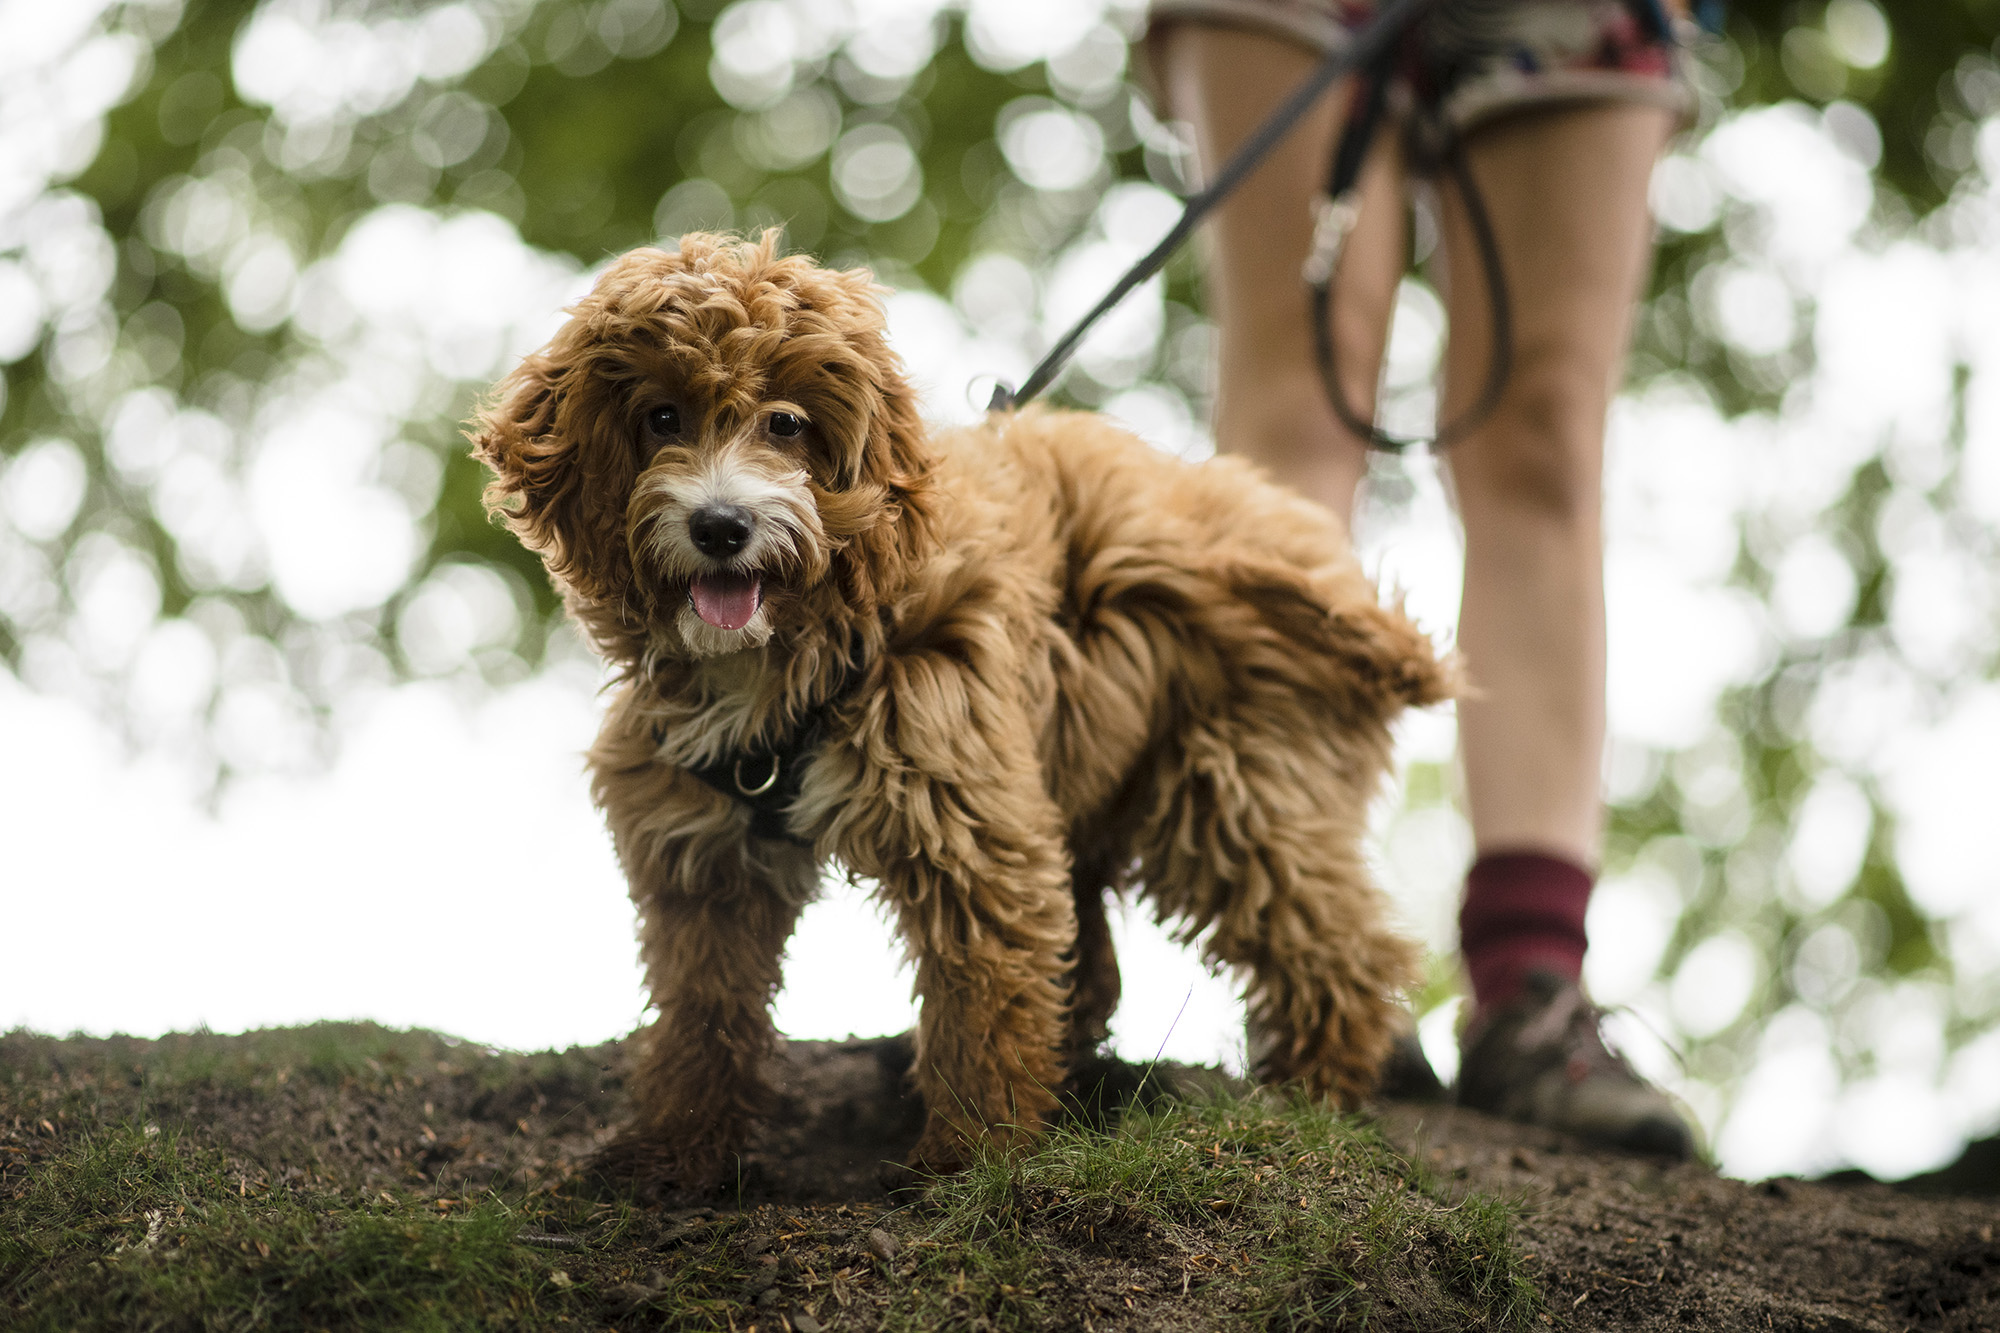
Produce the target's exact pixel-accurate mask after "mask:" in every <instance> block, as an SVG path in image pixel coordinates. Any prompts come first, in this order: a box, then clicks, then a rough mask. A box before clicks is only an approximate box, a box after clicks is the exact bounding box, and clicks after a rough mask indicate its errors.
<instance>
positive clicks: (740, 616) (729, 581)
mask: <svg viewBox="0 0 2000 1333" xmlns="http://www.w3.org/2000/svg"><path fill="white" fill-rule="evenodd" d="M687 526H688V540H689V541H691V542H693V543H694V548H695V550H697V551H700V552H701V553H702V554H703V555H705V556H707V557H708V558H709V559H711V560H730V559H733V558H734V557H736V556H738V555H741V554H742V553H743V548H744V547H746V546H748V545H749V544H750V538H751V537H752V536H754V535H755V534H756V531H757V519H756V517H755V515H753V514H752V513H751V512H750V511H749V510H748V509H745V508H744V507H743V506H741V505H732V504H706V505H703V506H702V507H701V508H699V509H697V510H695V511H694V512H693V513H692V514H689V515H688V520H687ZM763 601H764V585H763V581H762V580H761V579H759V578H758V577H757V575H756V574H754V573H750V572H747V571H742V570H713V571H710V572H708V573H703V574H697V575H695V576H694V577H693V578H692V579H690V580H688V605H690V606H692V607H693V608H694V613H695V614H696V615H697V616H700V617H701V619H702V621H703V622H704V623H706V624H708V625H712V626H714V627H715V628H716V629H726V630H738V629H742V628H743V627H744V626H745V625H747V624H749V623H750V618H751V617H752V616H754V615H756V614H757V608H758V607H759V606H761V605H762V604H763Z"/></svg>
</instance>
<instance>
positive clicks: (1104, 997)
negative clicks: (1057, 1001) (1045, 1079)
mask: <svg viewBox="0 0 2000 1333" xmlns="http://www.w3.org/2000/svg"><path fill="white" fill-rule="evenodd" d="M1072 880H1073V885H1074V893H1075V899H1076V949H1075V952H1074V953H1073V954H1072V955H1071V962H1070V1000H1069V1052H1070V1060H1071V1061H1072V1062H1074V1061H1076V1060H1078V1059H1080V1058H1082V1057H1084V1056H1087V1055H1090V1054H1091V1053H1093V1052H1094V1051H1096V1050H1097V1048H1098V1047H1099V1046H1102V1045H1103V1044H1104V1041H1105V1039H1106V1038H1107V1037H1109V1036H1110V1035H1111V1015H1112V1013H1113V1011H1115V1010H1116V1009H1117V1008H1118V997H1119V994H1120V993H1121V991H1122V990H1123V983H1122V981H1121V980H1120V978H1119V975H1118V952H1117V949H1116V948H1115V947H1114V946H1113V945H1112V942H1111V922H1110V920H1109V918H1108V917H1107V916H1106V914H1105V909H1104V897H1105V894H1106V893H1107V892H1108V891H1109V889H1110V885H1111V876H1110V875H1109V874H1107V873H1103V872H1100V871H1098V870H1097V869H1096V868H1095V867H1093V866H1090V865H1088V864H1085V863H1082V862H1079V863H1078V865H1077V867H1076V869H1075V870H1074V871H1073V872H1072Z"/></svg>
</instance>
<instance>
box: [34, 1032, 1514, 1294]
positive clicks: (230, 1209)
mask: <svg viewBox="0 0 2000 1333" xmlns="http://www.w3.org/2000/svg"><path fill="white" fill-rule="evenodd" d="M613 1063H614V1062H613V1061H612V1060H611V1059H610V1058H609V1053H608V1052H607V1051H606V1050H605V1049H604V1048H595V1049H591V1050H580V1051H572V1052H566V1053H549V1054H545V1055H541V1056H518V1055H505V1054H497V1053H493V1052H487V1051H483V1050H480V1049H478V1048H475V1047H470V1046H466V1045H463V1044H460V1043H454V1042H451V1041H449V1040H448V1039H445V1038H440V1037H436V1036H434V1035H432V1034H428V1033H394V1032H388V1031H386V1030H384V1029H380V1028H375V1027H371V1026H369V1025H333V1024H322V1025H316V1026H314V1027H311V1028H304V1029H292V1030H276V1031H270V1032H260V1033H251V1034H247V1035H245V1036H243V1037H216V1036H213V1035H208V1034H196V1035H194V1036H190V1037H176V1038H168V1039H164V1040H162V1041H159V1042H135V1041H130V1040H126V1039H113V1040H110V1041H102V1042H100V1041H90V1040H83V1039H71V1040H69V1041H55V1040H52V1039H48V1038H40V1037H33V1036H30V1035H28V1034H23V1033H16V1034H11V1035H9V1036H7V1037H4V1038H0V1325H4V1326H6V1327H8V1328H10V1329H12V1328H21V1329H32V1330H43V1329H46V1330H51V1331H53V1330H71V1329H134V1328H142V1329H163V1330H167V1329H204V1330H207V1329H217V1330H220V1329H230V1330H235V1329H264V1328H269V1329H288V1330H289V1329H312V1328H333V1329H337V1328H370V1329H375V1328H385V1329H386V1328H397V1329H460V1328H522V1329H541V1328H559V1327H560V1328H599V1329H604V1328H609V1329H621V1330H631V1329H637V1328H648V1329H652V1328H661V1329H729V1330H738V1331H739V1333H747V1330H749V1329H750V1328H752V1327H755V1328H758V1329H760V1330H761V1331H762V1333H780V1331H782V1330H787V1329H789V1330H794V1331H795V1333H816V1330H820V1329H889V1330H901V1329H908V1330H918V1329H924V1330H928V1329H939V1328H953V1329H958V1328H973V1329H993V1330H1044V1329H1048V1330H1054V1329H1065V1330H1067V1329H1086V1330H1098V1329H1111V1328H1119V1329H1160V1330H1184V1329H1185V1330H1193V1329H1208V1328H1218V1329H1220V1328H1231V1329H1234V1328H1268V1329H1281V1330H1303V1329H1320V1328H1325V1329H1355V1330H1363V1329H1379V1330H1405V1329H1407V1330H1417V1329H1424V1330H1430V1329H1495V1330H1511V1329H1522V1328H1527V1327H1529V1326H1530V1325H1531V1324H1534V1325H1539V1324H1540V1323H1542V1319H1541V1318H1540V1317H1539V1316H1540V1315H1541V1308H1540V1304H1539V1300H1538V1297H1537V1295H1536V1293H1535V1290H1534V1287H1533V1285H1532V1284H1531V1283H1530V1281H1529V1280H1528V1278H1527V1276H1526V1274H1525V1270H1524V1262H1525V1261H1524V1259H1523V1257H1522V1254H1521V1249H1520V1246H1519V1244H1518V1243H1517V1241H1516V1239H1515V1236H1514V1231H1513V1221H1512V1219H1511V1217H1510V1216H1509V1214H1508V1212H1507V1211H1506V1209H1505V1208H1504V1207H1502V1206H1501V1205H1499V1204H1497V1203H1495V1202H1493V1201H1491V1200H1489V1199H1486V1198H1484V1197H1481V1196H1471V1197H1466V1198H1462V1199H1455V1200H1454V1199H1448V1198H1447V1197H1446V1195H1445V1194H1444V1193H1443V1192H1442V1191H1441V1190H1440V1189H1439V1188H1438V1187H1437V1186H1436V1185H1435V1184H1433V1183H1432V1182H1431V1181H1430V1180H1428V1179H1427V1178H1426V1177H1425V1176H1424V1175H1423V1173H1422V1172H1421V1171H1419V1170H1418V1169H1417V1168H1415V1167H1413V1166H1412V1165H1410V1164H1409V1163H1408V1162H1406V1161H1404V1160H1403V1159H1402V1158H1400V1157H1399V1156H1398V1155H1397V1154H1396V1153H1394V1152H1393V1151H1391V1150H1390V1149H1389V1148H1388V1147H1387V1146H1386V1145H1385V1144H1384V1143H1383V1141H1382V1140H1381V1139H1380V1137H1379V1136H1378V1135H1377V1134H1376V1133H1375V1132H1374V1131H1373V1130H1372V1129H1370V1128H1369V1127H1367V1126H1366V1125H1364V1124H1361V1123H1359V1122H1357V1121H1355V1120H1353V1119H1350V1118H1344V1117H1340V1116H1336V1115H1333V1114H1330V1113H1328V1112H1326V1111H1324V1110H1323V1109H1320V1108H1317V1107H1312V1106H1307V1105H1303V1104H1297V1103H1291V1102H1286V1101H1283V1100H1282V1099H1277V1098H1267V1097H1253V1098H1250V1099H1229V1098H1216V1099H1206V1100H1200V1101H1194V1102H1181V1103H1174V1102H1167V1103H1162V1104H1158V1105H1155V1106H1153V1107H1152V1108H1150V1109H1140V1108H1137V1107H1134V1108H1133V1109H1131V1110H1129V1111H1128V1112H1127V1113H1126V1114H1125V1115H1124V1116H1123V1118H1122V1121H1121V1123H1119V1124H1118V1126H1117V1127H1116V1128H1115V1129H1114V1130H1110V1131H1100V1130H1093V1129H1089V1128H1086V1127H1082V1126H1071V1127H1067V1128H1063V1129H1059V1130H1057V1131H1055V1132H1053V1133H1051V1134H1050V1135H1049V1136H1048V1137H1047V1138H1046V1139H1045V1140H1044V1142H1043V1144H1042V1145H1041V1147H1040V1148H1039V1150H1038V1151H1036V1152H1035V1153H1033V1154H1030V1155H1022V1156H1016V1157H1013V1158H1004V1157H1001V1156H997V1155H995V1156H989V1157H986V1158H983V1159H982V1160H981V1161H980V1162H979V1163H978V1164H977V1165H976V1166H975V1167H974V1168H973V1169H972V1170H970V1171H968V1172H966V1173H965V1174H964V1175H962V1176H959V1177H956V1178H952V1179H948V1180H942V1181H938V1182H935V1183H933V1184H932V1185H931V1186H930V1187H929V1188H928V1189H927V1190H926V1191H924V1192H923V1193H922V1194H921V1195H918V1196H914V1197H908V1198H899V1199H884V1198H880V1197H870V1198H857V1199H853V1200H850V1201H847V1202H837V1203H828V1202H820V1203H814V1204H809V1205H808V1204H796V1205H793V1204H786V1203H784V1202H782V1201H780V1202H775V1203H772V1202H767V1203H763V1204H759V1205H754V1206H747V1207H737V1206H735V1204H734V1201H733V1200H724V1201H719V1202H718V1203H717V1205H716V1206H715V1207H714V1208H712V1209H709V1208H704V1209H695V1210H692V1211H686V1212H679V1213H661V1212H658V1211H654V1210H648V1209H644V1208H640V1207H637V1206H635V1205H633V1204H632V1203H630V1202H629V1201H626V1200H622V1199H615V1198H614V1199H602V1198H595V1197H592V1196H591V1195H590V1194H589V1193H588V1192H586V1191H584V1190H582V1189H579V1188H575V1187H574V1186H575V1183H576V1182H575V1181H574V1180H573V1173H574V1169H575V1165H576V1163H577V1161H579V1160H580V1158H581V1157H582V1155H583V1153H584V1151H586V1150H587V1148H588V1146H589V1145H590V1144H591V1143H594V1142H596V1141H598V1140H599V1139H600V1138H601V1133H602V1128H603V1126H604V1125H605V1124H606V1123H607V1118H608V1116H609V1115H611V1114H613V1113H615V1109H616V1088H615V1083H606V1082H604V1081H603V1080H602V1079H600V1078H598V1077H597V1075H598V1074H599V1073H600V1071H602V1070H604V1069H605V1068H607V1067H609V1066H611V1065H612V1064H613ZM447 1150H449V1151H447Z"/></svg>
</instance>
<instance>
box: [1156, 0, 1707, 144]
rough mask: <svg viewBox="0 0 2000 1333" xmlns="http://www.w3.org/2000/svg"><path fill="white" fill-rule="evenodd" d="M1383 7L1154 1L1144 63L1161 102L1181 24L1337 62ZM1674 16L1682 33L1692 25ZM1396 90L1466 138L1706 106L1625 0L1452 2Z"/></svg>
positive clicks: (1672, 44)
mask: <svg viewBox="0 0 2000 1333" xmlns="http://www.w3.org/2000/svg"><path fill="white" fill-rule="evenodd" d="M1668 8H1669V10H1670V11H1672V12H1678V11H1680V10H1682V9H1683V8H1684V6H1682V5H1679V4H1670V5H1669V6H1668ZM1374 11H1375V5H1374V4H1372V3H1369V2H1368V0H1153V2H1152V9H1151V13H1150V15H1149V22H1148V26H1147V32H1146V39H1145V45H1144V59H1143V60H1142V62H1141V63H1142V66H1150V67H1151V68H1142V71H1141V72H1142V75H1144V76H1145V77H1147V80H1148V82H1149V83H1150V85H1151V87H1152V90H1153V91H1154V93H1155V95H1156V98H1157V97H1158V93H1159V91H1160V90H1161V89H1162V88H1163V87H1164V86H1165V85H1164V81H1163V80H1162V79H1160V77H1159V69H1158V64H1159V48H1160V40H1159V39H1160V35H1161V33H1162V32H1164V30H1165V29H1166V28H1167V27H1169V26H1171V25H1173V24H1177V23H1200V24H1207V25H1210V26H1216V27H1229V28H1240V29H1244V30H1247V31H1251V32H1260V33H1264V34H1266V35H1268V36H1272V37H1276V38H1279V39H1280V40H1283V41H1289V42H1293V43H1296V44H1297V45H1299V46H1302V47H1305V48H1306V49H1307V50H1309V51H1313V52H1315V53H1318V54H1321V55H1331V54H1332V53H1333V52H1335V51H1338V50H1340V49H1341V48H1343V47H1345V46H1346V45H1347V44H1348V43H1349V42H1350V41H1351V40H1352V34H1353V32H1354V30H1355V29H1356V28H1358V27H1360V26H1361V25H1363V24H1365V23H1366V22H1367V21H1368V20H1369V19H1370V18H1371V17H1372V16H1373V14H1374ZM1673 21H1674V22H1675V24H1676V34H1677V36H1679V35H1680V34H1682V33H1683V32H1685V31H1687V30H1689V29H1690V26H1691V25H1688V24H1687V23H1686V21H1685V20H1684V19H1676V20H1673ZM1396 94H1397V95H1396V101H1397V102H1399V103H1401V104H1403V105H1405V106H1408V105H1410V104H1411V102H1413V101H1415V102H1421V103H1424V104H1427V105H1430V106H1434V107H1436V108H1437V109H1438V110H1439V111H1440V112H1441V113H1442V115H1443V117H1444V119H1445V121H1446V122H1447V123H1448V124H1450V125H1451V126H1452V127H1453V128H1455V129H1458V130H1461V131H1462V130H1466V129H1470V128H1471V127H1472V126H1474V125H1477V124H1479V123H1480V122H1481V121H1485V120H1489V119H1492V118H1493V117H1495V116H1499V115H1504V114H1507V113H1509V112H1513V111H1518V110H1525V109H1527V108H1530V107H1537V106H1548V105H1554V104H1558V103H1563V102H1595V101H1618V102H1639V103H1643V104H1645V105H1649V106H1660V107H1664V108H1666V109H1667V110H1669V111H1672V112H1673V113H1674V114H1675V115H1677V116H1679V117H1680V118H1681V119H1682V120H1683V121H1684V122H1685V121H1687V120H1689V119H1691V118H1692V116H1693V113H1694V109H1695V96H1694V88H1693V85H1692V84H1691V83H1690V81H1689V78H1688V73H1687V69H1686V64H1685V50H1684V48H1683V45H1682V43H1681V42H1680V41H1678V40H1662V39H1661V38H1660V36H1659V35H1658V34H1657V32H1653V31H1648V29H1647V26H1646V25H1645V24H1642V23H1641V22H1640V20H1639V17H1638V16H1637V15H1636V14H1634V12H1633V10H1632V8H1631V6H1630V5H1627V4H1625V3H1622V2H1621V0H1448V2H1447V3H1444V4H1440V5H1439V6H1438V7H1437V8H1436V9H1434V10H1433V11H1432V12H1431V14H1430V16H1429V17H1427V18H1426V19H1424V20H1423V21H1422V22H1421V23H1420V24H1419V25H1418V28H1417V30H1416V32H1415V33H1413V34H1412V35H1411V37H1410V38H1409V39H1408V40H1407V41H1406V42H1405V51H1404V54H1403V56H1402V57H1401V58H1400V60H1399V64H1398V87H1397V88H1396ZM1158 100H1159V101H1160V102H1161V104H1162V105H1163V106H1164V105H1165V99H1164V98H1158Z"/></svg>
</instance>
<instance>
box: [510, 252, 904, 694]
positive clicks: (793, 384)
mask: <svg viewBox="0 0 2000 1333" xmlns="http://www.w3.org/2000/svg"><path fill="white" fill-rule="evenodd" d="M776 241H777V233H775V232H768V233H766V234H765V235H764V237H763V239H762V240H761V241H757V242H749V241H736V240H732V239H728V238H723V237H716V236H706V235H700V234H695V235H688V236H684V237H682V238H681V242H680V249H679V251H678V252H677V253H669V252H666V251H662V250H635V251H633V252H632V253H630V254H628V255H625V256H624V257H623V258H621V259H619V260H618V261H617V262H616V263H614V264H613V265H612V266H611V267H610V268H609V269H608V270H607V271H606V272H605V274H604V276H603V277H602V278H601V279H599V281H598V283H597V286H596V287H595V288H594V289H593V290H592V291H591V293H590V295H589V296H587V297H585V298H584V299H583V300H582V301H581V302H579V303H578V304H577V305H575V306H574V307H572V308H571V309H570V312H569V315H570V318H569V321H568V322H567V323H566V324H564V325H563V327H562V329H561V331H560V332H558V333H557V334H556V336H555V337H554V338H553V339H551V340H550V342H549V344H548V345H547V346H546V347H544V348H542V349H541V350H540V351H539V352H536V353H534V354H532V355H531V356H529V357H528V358H527V359H526V360H524V361H523V362H522V363H521V365H520V366H519V367H518V368H517V369H516V370H515V371H514V372H513V373H512V374H511V375H509V376H508V377H507V378H506V379H504V380H502V381H501V382H500V384H499V385H498V386H497V388H496V390H495V392H494V395H493V399H492V402H491V404H490V405H489V406H488V407H487V408H486V409H485V410H484V411H482V412H481V413H480V414H479V416H478V417H477V418H476V419H475V421H474V423H473V433H472V439H473V446H474V453H475V454H476V455H477V456H478V457H479V458H480V459H481V460H483V461H484V462H485V463H486V464H487V465H488V466H489V467H491V468H492V469H493V473H494V477H493V481H492V482H491V484H490V485H489V486H488V487H487V504H488V506H489V507H490V508H491V509H493V510H494V511H495V512H497V513H499V514H500V515H501V516H502V517H503V518H504V520H505V521H506V523H507V524H508V526H509V527H511V528H512V529H513V530H514V532H515V533H516V534H517V535H519V537H520V538H521V540H522V541H523V542H524V543H525V544H526V545H527V546H528V547H529V548H531V549H532V550H535V551H537V552H538V553H540V554H541V556H542V558H543V560H544V561H545V562H546V563H547V565H548V568H549V572H550V574H551V575H552V576H553V577H554V578H555V580H556V582H557V583H558V585H559V586H560V587H561V588H562V589H563V591H564V593H565V596H566V599H567V600H568V602H569V604H570V607H571V609H572V610H573V611H574V612H575V613H576V615H577V616H578V618H579V619H580V620H582V622H583V624H584V627H585V628H586V630H588V631H589V632H590V634H591V635H592V637H593V638H594V639H595V640H596V641H597V643H598V646H599V647H600V649H602V650H603V651H605V652H607V653H608V654H610V655H612V656H613V657H614V658H620V659H623V660H625V661H627V662H628V663H637V662H640V661H642V660H653V661H658V660H660V659H675V658H679V659H691V658H700V657H713V656H717V655H720V654H724V653H732V652H737V651H740V650H742V649H746V648H755V647H758V646H761V645H762V644H764V643H766V642H767V641H769V640H770V639H771V638H772V636H773V634H781V633H783V632H785V631H786V629H787V626H788V624H789V625H791V626H792V627H793V628H798V627H801V626H805V625H808V624H810V625H813V626H816V627H820V628H831V627H832V626H833V624H834V623H836V622H852V623H854V624H857V625H858V624H859V623H860V622H861V621H862V620H863V619H873V612H874V609H875V608H874V603H875V601H876V600H877V599H878V598H879V597H880V596H881V595H883V593H884V592H885V591H887V590H888V586H887V585H891V584H893V582H894V579H895V576H896V566H897V565H898V564H899V563H900V562H904V561H907V559H908V558H909V557H910V554H911V550H912V545H913V542H914V540H915V539H916V537H917V530H918V529H920V528H921V526H922V513H921V510H922V505H921V491H922V489H923V486H924V481H925V472H926V465H925V446H924V439H923V431H922V425H921V422H920V421H919V419H918V416H917V411H916V403H915V397H914V395H913V394H912V393H911V391H910V389H909V386H908V385H907V383H906V382H905V381H904V379H903V376H902V374H901V371H900V367H899V364H898V361H897V358H896V356H895V355H894V353H892V352H891V351H890V350H889V347H888V343H887V340H886V338H885V336H884V327H883V316H882V308H881V305H880V304H879V302H878V300H877V296H876V290H877V289H876V288H875V286H874V283H873V280H872V279H871V277H870V276H869V275H868V274H867V273H866V272H865V271H854V272H845V273H837V272H831V271H829V270H826V269H822V268H819V267H817V266H815V265H814V264H813V263H812V262H811V261H810V260H808V259H805V258H803V257H793V258H779V257H778V255H777V253H776Z"/></svg>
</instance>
